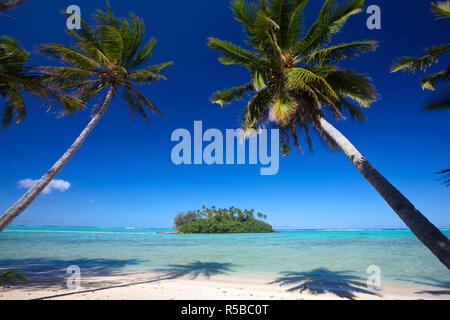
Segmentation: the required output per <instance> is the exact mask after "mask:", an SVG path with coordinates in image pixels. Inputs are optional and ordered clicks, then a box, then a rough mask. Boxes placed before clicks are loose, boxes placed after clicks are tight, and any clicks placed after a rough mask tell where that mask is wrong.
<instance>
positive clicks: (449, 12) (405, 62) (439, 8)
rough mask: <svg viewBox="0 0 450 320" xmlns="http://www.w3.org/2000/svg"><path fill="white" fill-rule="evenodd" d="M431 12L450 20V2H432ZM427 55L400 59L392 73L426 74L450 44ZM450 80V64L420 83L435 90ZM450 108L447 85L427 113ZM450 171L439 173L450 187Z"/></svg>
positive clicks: (435, 96) (429, 51)
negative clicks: (420, 72) (421, 72)
mask: <svg viewBox="0 0 450 320" xmlns="http://www.w3.org/2000/svg"><path fill="white" fill-rule="evenodd" d="M431 11H432V12H433V13H434V15H435V17H436V20H439V19H448V18H450V0H447V1H440V2H432V3H431ZM425 52H426V53H427V54H426V55H425V56H423V57H419V58H416V57H403V58H400V59H398V61H397V62H395V63H394V65H393V66H392V68H391V72H397V71H408V72H419V71H423V72H426V71H427V70H428V68H429V67H431V66H432V65H433V64H435V63H438V62H439V58H440V57H441V56H442V55H444V54H448V53H450V44H449V43H447V44H442V45H438V46H433V47H431V48H427V49H425ZM449 79H450V64H448V65H447V67H446V68H445V69H444V70H442V71H440V72H438V73H435V74H431V75H427V76H423V77H422V78H421V79H420V83H421V85H422V89H423V90H425V89H426V90H432V91H434V90H435V87H436V86H437V85H443V84H447V83H448V81H449ZM448 108H450V86H449V85H446V86H445V87H444V88H442V89H441V91H440V92H439V93H438V94H436V95H434V97H433V98H432V99H430V100H429V101H428V102H427V104H426V106H425V110H427V111H438V110H444V109H448ZM449 172H450V169H446V170H442V171H439V172H437V174H442V175H443V176H442V180H444V184H445V185H447V186H449V185H450V176H449V174H448V173H449Z"/></svg>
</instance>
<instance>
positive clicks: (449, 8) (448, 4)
mask: <svg viewBox="0 0 450 320" xmlns="http://www.w3.org/2000/svg"><path fill="white" fill-rule="evenodd" d="M431 11H432V12H433V13H434V15H435V16H436V19H448V18H450V1H449V0H447V1H436V2H432V3H431Z"/></svg>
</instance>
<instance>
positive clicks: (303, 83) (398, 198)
mask: <svg viewBox="0 0 450 320" xmlns="http://www.w3.org/2000/svg"><path fill="white" fill-rule="evenodd" d="M307 2H308V1H307V0H272V1H268V0H260V1H259V5H257V4H255V3H253V2H245V1H241V0H237V1H233V2H232V5H231V7H232V11H233V13H234V17H235V19H236V20H237V21H239V22H241V23H242V24H243V26H244V31H245V34H246V43H247V45H248V48H247V49H246V48H243V47H241V46H238V45H235V44H233V43H230V42H226V41H222V40H219V39H216V38H210V39H209V46H210V47H211V48H213V49H215V50H218V51H220V52H221V57H220V58H219V61H220V62H221V63H223V64H225V65H241V66H244V67H246V68H247V69H248V70H249V72H250V78H251V81H249V82H248V83H247V84H244V85H243V86H238V87H233V88H231V89H226V90H223V91H217V92H215V93H214V94H213V95H212V97H211V101H212V102H214V103H218V104H220V105H222V106H223V105H224V104H228V103H231V102H233V101H236V100H241V99H244V98H245V97H250V98H249V100H248V103H247V104H246V106H245V107H244V110H243V112H242V128H243V130H244V132H245V133H247V134H250V133H249V132H248V131H251V130H252V129H258V128H260V127H262V126H265V125H267V124H272V125H273V126H274V127H275V128H279V129H280V133H281V142H282V146H283V151H284V152H285V153H287V152H288V151H289V144H290V143H289V141H290V140H291V139H293V143H294V144H295V145H297V146H299V135H300V134H301V133H302V132H303V133H304V134H305V136H306V140H307V141H308V145H309V147H310V149H311V139H310V136H309V130H310V128H311V127H312V128H314V129H316V130H317V131H318V132H319V134H320V136H321V137H322V138H323V140H324V141H325V142H326V143H327V144H328V145H329V146H330V148H331V149H341V150H342V151H343V152H344V153H345V154H346V155H347V157H348V158H349V159H350V161H351V162H352V163H353V164H354V165H355V167H356V168H357V169H358V170H359V171H360V173H361V174H362V175H363V176H364V177H365V178H366V179H367V180H368V181H369V182H370V183H371V184H372V186H373V187H374V188H375V189H376V190H377V191H378V192H379V194H380V195H381V196H382V197H383V198H384V199H385V200H386V202H387V203H388V204H389V205H390V206H391V207H392V209H393V210H394V211H395V212H396V213H397V214H398V216H399V217H400V218H401V219H402V220H403V221H404V222H405V223H406V225H407V226H408V227H409V228H410V229H411V230H412V231H413V232H414V234H415V235H416V236H417V237H418V238H419V239H420V240H421V241H422V242H423V243H424V244H425V245H426V246H427V247H428V248H429V249H430V250H431V251H432V252H433V254H434V255H435V256H436V257H438V259H439V260H440V261H441V262H442V263H444V264H445V265H446V266H447V268H450V241H449V240H448V238H447V237H445V235H443V234H442V232H441V231H440V230H439V229H437V228H436V227H435V226H434V225H433V224H432V223H430V222H429V221H428V220H427V218H425V217H424V216H423V215H422V214H421V213H420V212H419V211H418V210H417V209H416V208H415V207H414V206H413V205H412V204H411V203H410V202H409V201H408V200H407V199H406V198H405V197H404V196H403V195H402V194H401V193H400V192H399V191H398V190H397V189H396V188H395V187H394V186H392V185H391V184H390V183H389V182H388V181H387V180H386V179H385V178H384V177H383V176H382V175H381V174H380V173H379V172H378V171H377V170H376V169H375V168H374V167H373V166H372V165H371V164H370V163H369V162H368V161H367V160H366V159H365V158H364V157H363V156H362V155H361V153H360V152H359V151H358V150H357V149H356V148H355V147H354V146H353V145H352V144H351V143H350V142H349V141H348V140H347V138H345V136H344V135H342V133H341V132H339V131H338V130H337V129H336V128H335V127H334V126H333V125H331V124H330V123H329V122H328V121H327V120H326V118H327V117H328V115H331V116H332V118H333V119H335V120H338V119H342V118H344V114H345V113H347V114H349V115H350V116H351V117H352V118H355V119H357V120H364V115H363V112H362V108H365V107H369V106H370V104H371V103H372V102H374V101H375V100H376V97H377V94H376V91H375V89H374V87H373V85H372V84H371V82H370V79H369V77H367V76H365V75H362V74H358V73H356V72H355V71H352V70H347V69H341V68H339V67H338V63H339V62H341V61H343V60H348V59H350V58H354V57H355V56H357V55H358V54H359V53H363V52H367V51H371V50H374V49H375V47H376V43H375V42H374V41H368V40H364V41H354V42H350V43H340V44H331V40H332V36H333V35H334V34H336V33H337V32H339V31H340V30H341V29H342V27H343V26H344V25H345V23H346V21H347V20H348V19H349V17H350V16H352V15H354V14H356V13H358V12H360V11H361V9H362V8H363V5H364V1H363V0H344V1H337V0H326V1H325V2H324V4H323V6H322V9H321V10H320V13H319V15H318V17H317V20H316V21H315V22H314V23H313V24H312V26H311V27H310V28H309V30H304V28H303V16H304V8H305V5H306V3H307Z"/></svg>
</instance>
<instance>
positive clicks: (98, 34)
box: [0, 4, 172, 231]
mask: <svg viewBox="0 0 450 320" xmlns="http://www.w3.org/2000/svg"><path fill="white" fill-rule="evenodd" d="M94 22H95V25H94V26H93V27H90V26H89V25H88V24H87V23H86V22H83V26H82V28H81V29H80V30H78V31H73V32H70V35H71V36H72V37H73V38H74V39H75V41H76V43H75V44H74V45H73V46H71V47H68V46H64V45H61V44H45V45H41V46H40V51H41V52H42V53H44V54H47V55H48V56H50V57H53V58H56V59H58V60H60V61H61V62H63V63H64V64H66V65H65V66H61V67H45V68H40V72H42V73H44V74H45V75H46V77H47V81H48V82H49V83H50V84H51V85H52V86H57V87H58V88H63V89H64V90H66V91H67V92H71V93H74V94H76V96H77V97H79V98H80V99H81V100H82V101H89V100H90V99H91V98H93V97H94V96H97V95H100V94H101V93H102V92H104V91H107V93H106V96H105V97H104V100H103V103H101V104H100V105H99V106H96V107H94V108H93V116H92V119H91V120H90V122H89V123H88V125H87V126H86V128H85V129H84V130H83V131H82V132H81V134H80V135H79V136H78V138H77V139H76V140H75V142H74V143H73V144H72V145H71V146H70V148H69V149H68V150H67V151H66V152H65V153H64V154H63V155H62V157H61V158H59V160H58V161H57V162H56V163H55V164H54V165H53V167H52V168H51V169H50V170H49V171H48V172H47V173H46V174H45V175H44V176H43V177H42V178H41V179H40V180H39V181H38V182H37V183H36V184H35V185H34V186H33V187H32V188H30V189H29V190H28V191H27V192H26V193H25V195H24V196H23V197H22V198H20V199H19V200H18V201H17V202H16V203H15V204H14V205H13V206H11V207H10V208H9V209H8V210H7V211H6V212H5V213H4V214H3V215H2V216H1V217H0V231H2V230H3V229H4V228H5V227H6V226H7V225H8V224H9V223H11V221H13V220H14V219H15V218H16V217H17V216H18V215H19V214H20V213H21V212H23V211H24V210H25V209H26V208H27V207H28V205H29V204H30V203H31V202H32V201H33V200H34V199H35V198H36V197H37V196H38V195H39V194H40V193H41V192H42V191H43V190H44V189H45V187H46V186H47V185H48V184H49V183H50V181H51V180H52V179H53V178H54V177H55V176H56V174H57V173H58V172H59V171H60V170H61V169H62V168H63V167H64V165H65V164H66V163H67V162H68V161H69V159H70V158H71V157H72V156H73V155H74V154H75V152H76V151H77V150H78V149H79V148H80V146H81V145H82V143H83V142H84V141H85V140H86V138H87V136H88V135H89V134H90V133H91V131H92V130H93V129H94V127H95V126H96V125H97V123H98V122H99V121H100V119H101V118H102V117H103V115H104V114H105V112H106V110H107V108H108V106H109V104H110V102H111V99H112V98H113V97H114V96H115V95H116V93H118V91H119V90H121V97H122V100H123V101H124V102H125V103H126V105H127V106H128V107H129V108H130V110H131V112H132V114H133V115H134V114H136V113H137V114H138V115H140V116H141V117H143V118H144V119H148V115H147V112H146V111H147V110H151V111H153V112H158V113H160V111H159V110H158V109H157V107H156V106H155V105H154V104H153V103H152V102H151V101H150V100H149V99H148V98H147V97H146V96H144V95H143V94H142V93H141V92H140V91H139V90H138V89H137V88H136V86H135V84H142V85H145V84H151V83H153V82H155V81H157V80H160V79H164V76H162V75H161V74H160V71H161V70H162V69H164V68H165V67H167V66H169V65H171V64H172V62H165V63H162V64H158V65H154V66H148V67H143V65H144V63H146V62H147V61H148V59H149V57H150V56H151V53H152V49H153V48H154V46H155V44H156V42H155V40H154V39H151V40H150V41H148V42H146V43H144V31H145V26H144V22H143V21H142V19H140V18H138V17H136V16H135V15H133V14H131V15H130V18H129V19H117V18H116V17H115V16H114V15H113V13H112V12H111V9H110V7H109V4H108V10H107V11H102V10H97V12H96V14H95V15H94Z"/></svg>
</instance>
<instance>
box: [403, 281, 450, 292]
mask: <svg viewBox="0 0 450 320" xmlns="http://www.w3.org/2000/svg"><path fill="white" fill-rule="evenodd" d="M397 280H400V281H406V282H412V283H415V284H420V285H423V286H427V287H433V288H436V290H435V289H430V290H422V291H416V292H415V293H418V294H431V295H450V281H445V280H440V279H436V278H433V277H422V278H420V279H419V280H406V279H397Z"/></svg>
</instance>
